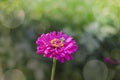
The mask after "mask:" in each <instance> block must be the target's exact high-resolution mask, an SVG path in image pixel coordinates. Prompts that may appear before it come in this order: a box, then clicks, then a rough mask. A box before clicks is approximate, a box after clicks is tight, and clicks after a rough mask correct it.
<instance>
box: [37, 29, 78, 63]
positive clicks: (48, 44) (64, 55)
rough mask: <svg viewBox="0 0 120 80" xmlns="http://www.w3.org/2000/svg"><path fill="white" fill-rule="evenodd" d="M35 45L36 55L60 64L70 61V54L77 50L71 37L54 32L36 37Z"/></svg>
mask: <svg viewBox="0 0 120 80" xmlns="http://www.w3.org/2000/svg"><path fill="white" fill-rule="evenodd" d="M36 44H37V53H38V54H42V55H43V56H45V57H48V58H55V59H56V60H58V61H60V62H62V63H63V62H64V61H65V60H67V61H69V60H71V59H72V54H73V53H75V52H76V51H77V49H78V46H77V44H76V42H75V40H74V39H73V38H72V37H71V36H68V35H67V34H63V33H62V32H55V31H54V32H50V33H47V34H42V35H41V36H40V37H38V39H37V41H36Z"/></svg>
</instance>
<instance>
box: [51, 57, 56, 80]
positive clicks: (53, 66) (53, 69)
mask: <svg viewBox="0 0 120 80" xmlns="http://www.w3.org/2000/svg"><path fill="white" fill-rule="evenodd" d="M55 68H56V59H55V58H53V65H52V72H51V80H54V76H55Z"/></svg>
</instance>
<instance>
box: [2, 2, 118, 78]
mask: <svg viewBox="0 0 120 80" xmlns="http://www.w3.org/2000/svg"><path fill="white" fill-rule="evenodd" d="M51 31H63V32H64V33H67V34H69V35H71V36H73V37H74V38H75V40H76V41H77V44H78V45H79V49H78V51H77V52H76V53H75V54H74V60H72V61H69V62H65V63H63V64H61V63H60V62H57V68H56V74H55V80H120V64H113V63H106V62H104V58H106V57H109V58H110V59H111V60H113V61H117V62H118V61H120V0H0V80H50V74H51V67H52V60H50V59H47V58H45V57H43V56H42V55H38V54H36V44H35V41H36V39H37V37H38V36H40V35H41V34H42V33H47V32H51Z"/></svg>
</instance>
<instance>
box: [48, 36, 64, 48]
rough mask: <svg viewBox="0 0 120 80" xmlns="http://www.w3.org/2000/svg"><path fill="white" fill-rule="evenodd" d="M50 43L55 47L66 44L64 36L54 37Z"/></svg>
mask: <svg viewBox="0 0 120 80" xmlns="http://www.w3.org/2000/svg"><path fill="white" fill-rule="evenodd" d="M50 43H51V45H52V46H53V47H62V46H64V38H60V39H57V38H54V39H52V40H51V41H50Z"/></svg>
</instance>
